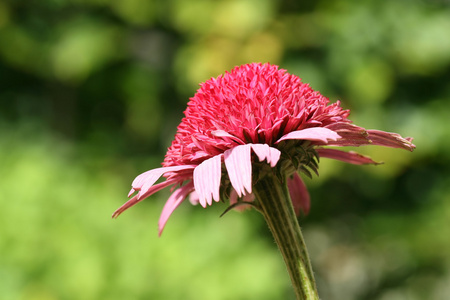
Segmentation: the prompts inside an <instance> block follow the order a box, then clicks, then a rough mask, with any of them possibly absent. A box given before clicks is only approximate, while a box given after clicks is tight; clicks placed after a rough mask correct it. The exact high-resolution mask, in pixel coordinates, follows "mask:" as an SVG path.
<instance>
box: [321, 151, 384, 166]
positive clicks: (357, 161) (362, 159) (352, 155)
mask: <svg viewBox="0 0 450 300" xmlns="http://www.w3.org/2000/svg"><path fill="white" fill-rule="evenodd" d="M316 151H317V154H319V156H320V157H326V158H332V159H337V160H340V161H343V162H346V163H349V164H354V165H365V164H374V165H379V164H381V163H379V162H376V161H374V160H372V159H371V158H370V157H368V156H365V155H362V154H359V153H356V152H354V151H348V152H347V151H342V150H337V149H323V148H319V149H316Z"/></svg>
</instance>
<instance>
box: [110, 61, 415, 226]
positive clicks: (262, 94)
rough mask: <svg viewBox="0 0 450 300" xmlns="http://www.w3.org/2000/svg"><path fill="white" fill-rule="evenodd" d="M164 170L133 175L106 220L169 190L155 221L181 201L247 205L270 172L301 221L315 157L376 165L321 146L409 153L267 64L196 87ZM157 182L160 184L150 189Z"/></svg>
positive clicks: (397, 139) (396, 138) (394, 137)
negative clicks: (123, 196)
mask: <svg viewBox="0 0 450 300" xmlns="http://www.w3.org/2000/svg"><path fill="white" fill-rule="evenodd" d="M184 113H185V117H184V118H183V120H182V121H181V124H180V125H179V126H178V129H177V133H176V135H175V139H174V141H173V142H172V145H171V146H170V147H169V149H168V151H167V154H166V157H165V159H164V162H163V167H161V168H157V169H153V170H150V171H147V172H145V173H143V174H141V175H139V176H138V177H137V178H136V179H135V180H134V181H133V183H132V189H131V191H130V193H129V196H131V195H133V194H134V193H135V192H137V194H136V195H134V196H133V197H132V198H131V199H130V200H129V201H128V202H126V203H125V204H124V205H122V206H121V207H120V208H119V209H118V210H117V211H116V212H114V214H113V217H117V216H118V215H119V214H121V213H122V212H123V211H124V210H126V209H127V208H129V207H131V206H133V205H135V204H136V203H138V202H140V201H142V200H144V199H145V198H147V197H148V196H150V195H152V194H153V193H155V192H157V191H159V190H161V189H163V188H165V187H168V186H171V185H172V186H174V190H173V192H172V194H171V196H170V197H169V199H168V200H167V202H166V204H165V206H164V208H163V211H162V214H161V218H160V220H159V232H160V234H161V232H162V230H163V228H164V226H165V224H166V222H167V220H168V218H169V216H170V215H171V214H172V212H173V211H174V210H175V208H177V207H178V206H179V205H180V203H181V202H183V200H184V199H186V197H187V196H190V200H191V202H193V203H200V204H201V205H202V206H203V207H206V206H207V205H211V204H212V203H213V201H215V202H218V201H220V200H226V199H229V200H230V203H231V204H233V205H236V204H239V203H251V201H252V186H253V184H254V182H255V181H257V180H259V179H260V178H261V177H263V176H265V174H267V172H274V174H276V176H278V177H279V178H280V180H281V182H286V183H287V186H288V188H289V192H290V195H291V200H292V203H293V206H294V210H295V212H296V213H297V215H298V214H300V213H304V214H307V213H308V211H309V208H310V201H309V195H308V192H307V190H306V187H305V185H304V183H303V182H302V179H301V178H300V176H299V175H298V172H303V173H305V174H306V175H308V176H310V175H311V171H312V172H314V173H317V169H318V161H319V157H326V158H332V159H337V160H341V161H344V162H347V163H351V164H358V165H359V164H377V163H376V162H375V161H373V160H372V159H371V158H369V157H367V156H363V155H361V154H358V153H356V152H352V151H350V152H345V151H341V150H338V149H327V148H324V146H360V145H381V146H386V147H392V148H402V149H407V150H410V151H412V150H413V149H414V148H415V146H414V145H413V144H412V143H411V141H412V139H411V138H402V137H401V136H400V135H398V134H396V133H390V132H384V131H379V130H366V129H364V128H362V127H359V126H356V125H353V124H352V122H351V121H350V120H349V119H348V116H349V113H350V111H349V110H344V109H342V108H341V106H340V103H339V101H338V102H336V103H333V104H329V100H328V98H326V97H324V96H322V95H321V94H320V93H319V92H316V91H314V90H313V89H311V87H310V86H309V85H308V84H305V83H302V82H301V80H300V78H298V77H297V76H295V75H291V74H289V73H287V72H286V71H285V70H282V69H279V68H278V67H277V66H275V65H270V64H257V63H253V64H247V65H243V66H240V67H236V68H234V69H233V70H232V71H231V72H229V73H228V72H227V73H225V74H224V75H222V76H219V77H217V78H211V79H210V80H208V81H206V82H204V83H203V84H201V86H200V89H199V90H198V91H197V93H196V94H195V95H194V97H192V98H191V99H190V101H189V103H188V107H187V109H186V111H185V112H184ZM161 177H165V181H163V182H160V183H156V182H157V181H158V180H159V179H160V178H161Z"/></svg>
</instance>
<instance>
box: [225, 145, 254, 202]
mask: <svg viewBox="0 0 450 300" xmlns="http://www.w3.org/2000/svg"><path fill="white" fill-rule="evenodd" d="M250 148H251V145H250V144H247V145H239V146H236V147H234V148H233V149H230V150H227V151H225V152H224V161H225V167H226V168H227V172H228V177H229V178H230V182H231V185H232V186H233V188H234V189H235V190H236V193H237V194H238V196H239V197H242V195H245V194H246V191H247V192H248V193H251V192H252V163H251V155H250Z"/></svg>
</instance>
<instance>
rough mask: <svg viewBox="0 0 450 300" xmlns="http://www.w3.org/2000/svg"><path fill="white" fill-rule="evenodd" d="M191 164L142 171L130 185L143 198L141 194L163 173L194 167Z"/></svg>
mask: <svg viewBox="0 0 450 300" xmlns="http://www.w3.org/2000/svg"><path fill="white" fill-rule="evenodd" d="M194 167H195V166H193V165H182V166H172V167H162V168H157V169H153V170H150V171H147V172H144V173H142V174H141V175H139V176H137V177H136V178H135V179H134V180H133V183H132V184H131V186H132V187H133V189H134V190H135V191H139V194H138V198H139V199H141V198H143V195H145V194H146V193H147V191H148V190H149V189H150V188H151V187H152V186H153V185H154V184H155V182H156V181H158V179H159V178H161V176H162V175H163V174H165V173H168V172H176V171H181V170H187V169H194Z"/></svg>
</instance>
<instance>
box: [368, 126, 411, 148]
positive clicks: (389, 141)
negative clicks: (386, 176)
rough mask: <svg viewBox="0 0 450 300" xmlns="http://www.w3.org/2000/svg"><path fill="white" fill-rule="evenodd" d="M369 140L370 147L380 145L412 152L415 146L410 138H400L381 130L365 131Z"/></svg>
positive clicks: (395, 134) (397, 135)
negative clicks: (370, 141)
mask: <svg viewBox="0 0 450 300" xmlns="http://www.w3.org/2000/svg"><path fill="white" fill-rule="evenodd" d="M367 133H368V134H369V139H370V140H372V145H380V146H385V147H391V148H401V149H406V150H409V151H413V150H414V149H415V148H416V145H414V144H413V143H411V141H412V139H411V138H406V139H405V138H402V136H401V135H399V134H397V133H392V132H386V131H381V130H367Z"/></svg>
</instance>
